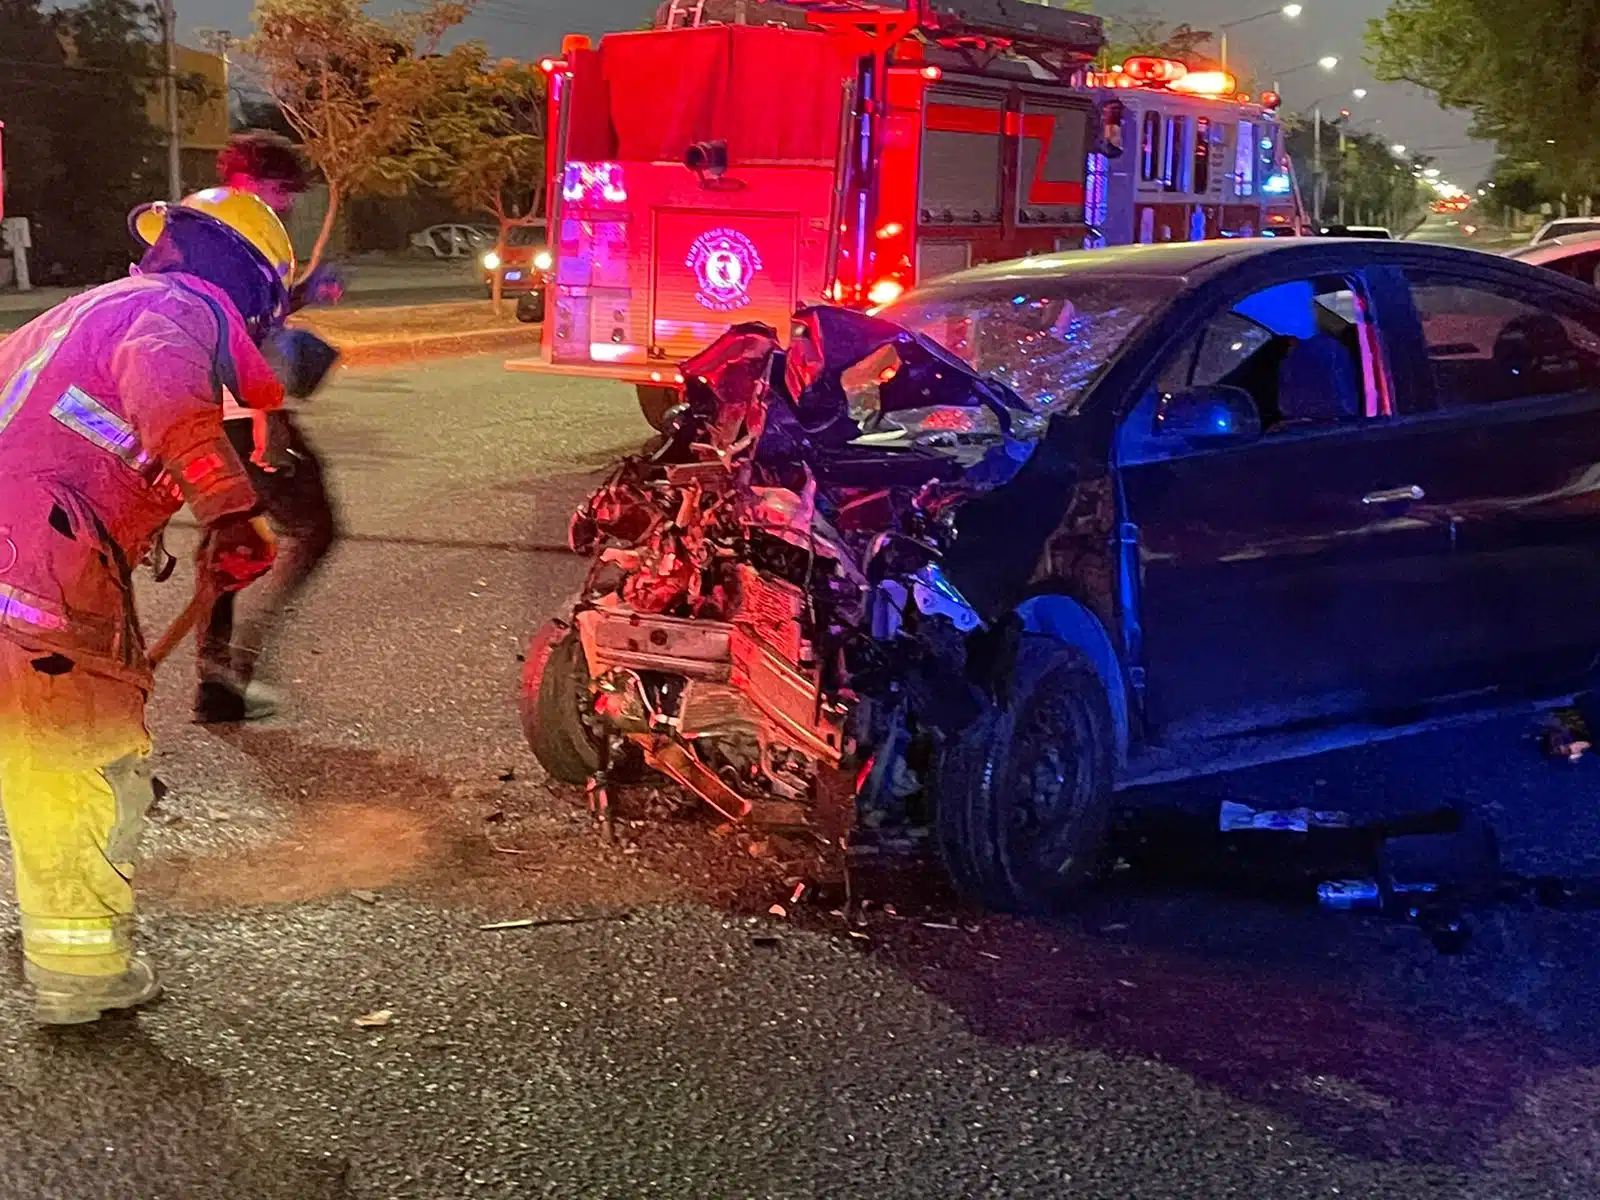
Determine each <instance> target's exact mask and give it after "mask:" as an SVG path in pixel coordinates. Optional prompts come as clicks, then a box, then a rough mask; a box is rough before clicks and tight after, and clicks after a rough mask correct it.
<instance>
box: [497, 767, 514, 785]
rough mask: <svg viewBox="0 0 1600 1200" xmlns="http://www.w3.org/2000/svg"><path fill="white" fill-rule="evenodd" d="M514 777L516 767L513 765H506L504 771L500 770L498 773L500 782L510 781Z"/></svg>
mask: <svg viewBox="0 0 1600 1200" xmlns="http://www.w3.org/2000/svg"><path fill="white" fill-rule="evenodd" d="M516 777H517V769H516V768H515V767H507V768H506V769H505V770H504V771H502V772H501V773H500V782H501V783H510V782H511V781H512V780H513V779H515V778H516Z"/></svg>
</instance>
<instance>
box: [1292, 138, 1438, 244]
mask: <svg viewBox="0 0 1600 1200" xmlns="http://www.w3.org/2000/svg"><path fill="white" fill-rule="evenodd" d="M1284 125H1285V130H1286V133H1287V140H1286V146H1287V149H1288V151H1289V156H1290V157H1291V158H1292V159H1293V160H1294V167H1295V175H1296V178H1298V179H1299V181H1300V187H1301V190H1302V192H1303V194H1304V195H1305V200H1306V206H1307V207H1308V208H1309V207H1311V205H1312V186H1313V184H1312V165H1313V161H1314V159H1315V155H1314V154H1313V152H1312V148H1313V145H1314V137H1315V126H1314V124H1313V122H1312V121H1311V120H1310V119H1309V118H1307V117H1305V116H1302V115H1297V114H1296V115H1291V116H1289V117H1287V118H1285V121H1284ZM1340 133H1341V130H1340V126H1339V124H1338V123H1337V122H1331V121H1326V120H1325V121H1324V122H1323V125H1322V170H1323V179H1324V183H1323V190H1324V202H1323V213H1322V217H1323V219H1324V220H1325V221H1330V222H1331V221H1333V220H1334V219H1335V218H1336V216H1337V214H1338V211H1339V202H1340V200H1341V199H1343V201H1344V209H1345V216H1346V218H1347V220H1348V221H1349V222H1350V223H1352V224H1359V223H1363V222H1370V223H1374V224H1379V225H1387V226H1390V227H1391V228H1394V229H1397V230H1399V229H1405V228H1408V227H1409V226H1411V225H1413V224H1415V223H1416V222H1417V221H1419V220H1420V219H1421V218H1422V216H1423V214H1424V212H1425V211H1426V209H1427V204H1428V200H1429V198H1430V192H1429V190H1428V188H1427V187H1426V186H1425V185H1424V184H1423V182H1422V181H1421V180H1420V179H1419V178H1418V176H1417V172H1418V171H1419V170H1420V169H1422V168H1424V167H1426V166H1427V165H1428V163H1429V161H1430V160H1429V159H1428V158H1427V157H1426V156H1423V155H1409V156H1407V157H1405V158H1397V157H1396V156H1395V155H1394V154H1393V153H1392V152H1391V151H1390V149H1389V143H1388V142H1387V141H1385V140H1384V139H1382V138H1379V137H1377V136H1375V135H1373V134H1370V133H1361V132H1357V131H1353V130H1348V129H1346V130H1344V131H1343V134H1344V136H1343V138H1342V139H1341V137H1340Z"/></svg>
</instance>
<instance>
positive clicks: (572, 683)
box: [521, 621, 600, 783]
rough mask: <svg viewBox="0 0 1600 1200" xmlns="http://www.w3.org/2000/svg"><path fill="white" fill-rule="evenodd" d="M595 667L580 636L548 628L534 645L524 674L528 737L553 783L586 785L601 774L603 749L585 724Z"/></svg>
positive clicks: (559, 627) (553, 626)
mask: <svg viewBox="0 0 1600 1200" xmlns="http://www.w3.org/2000/svg"><path fill="white" fill-rule="evenodd" d="M588 704H589V667H588V664H587V663H586V662H585V661H584V657H583V646H582V644H581V643H580V642H579V641H578V632H577V630H575V629H569V628H567V627H566V626H563V625H559V624H557V623H556V622H554V621H550V622H548V623H547V624H546V625H545V626H544V627H543V628H542V629H540V630H539V632H538V633H536V634H534V635H533V641H532V642H530V643H529V644H528V655H527V658H526V660H525V662H524V664H523V668H522V705H521V707H522V732H523V734H524V735H525V736H526V737H527V739H528V745H529V746H531V747H532V748H533V754H534V757H535V758H537V759H538V760H539V765H540V766H542V767H543V768H544V769H545V771H546V772H548V773H549V775H550V777H551V778H552V779H558V780H560V781H561V782H562V783H585V782H587V781H588V779H589V776H591V775H593V774H594V773H595V772H596V771H597V770H599V769H600V746H599V744H598V743H597V741H596V739H595V736H594V734H593V733H592V732H590V730H589V726H588V725H587V724H586V723H585V721H584V713H585V711H586V710H587V706H588Z"/></svg>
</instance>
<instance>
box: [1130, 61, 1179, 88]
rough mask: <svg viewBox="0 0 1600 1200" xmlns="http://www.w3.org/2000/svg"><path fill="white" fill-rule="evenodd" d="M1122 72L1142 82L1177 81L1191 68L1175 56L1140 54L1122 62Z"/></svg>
mask: <svg viewBox="0 0 1600 1200" xmlns="http://www.w3.org/2000/svg"><path fill="white" fill-rule="evenodd" d="M1122 73H1123V74H1124V75H1128V76H1130V77H1132V78H1134V79H1137V80H1138V81H1139V82H1140V83H1176V82H1177V81H1178V80H1180V79H1182V78H1183V77H1184V76H1185V75H1187V74H1188V73H1189V68H1188V67H1186V66H1184V65H1183V64H1182V63H1181V62H1179V61H1178V60H1177V59H1175V58H1155V57H1153V56H1150V55H1138V56H1137V57H1134V58H1130V59H1128V60H1127V61H1126V62H1124V63H1123V64H1122Z"/></svg>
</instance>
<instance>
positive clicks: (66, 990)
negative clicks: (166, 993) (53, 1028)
mask: <svg viewBox="0 0 1600 1200" xmlns="http://www.w3.org/2000/svg"><path fill="white" fill-rule="evenodd" d="M25 973H26V975H27V978H28V982H29V983H31V984H33V987H34V994H35V998H36V1009H35V1017H36V1019H37V1020H38V1022H39V1024H41V1025H86V1024H88V1023H89V1022H90V1021H98V1020H99V1019H100V1017H101V1016H102V1015H103V1014H104V1013H108V1012H112V1011H114V1010H117V1009H123V1008H138V1007H139V1006H140V1005H141V1004H148V1003H150V1001H152V1000H154V999H155V998H156V997H157V996H159V995H161V980H160V979H158V978H157V977H156V972H155V968H154V967H152V966H151V965H150V964H149V963H147V962H145V960H144V959H142V958H137V957H136V958H133V959H131V960H130V961H129V963H128V969H127V970H126V971H124V972H123V973H122V974H121V975H67V974H63V973H62V972H60V971H47V970H45V969H44V968H43V967H36V966H34V965H33V964H32V963H28V964H26V966H25Z"/></svg>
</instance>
